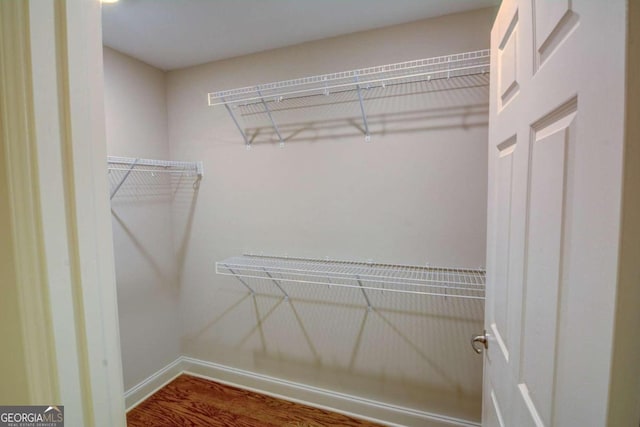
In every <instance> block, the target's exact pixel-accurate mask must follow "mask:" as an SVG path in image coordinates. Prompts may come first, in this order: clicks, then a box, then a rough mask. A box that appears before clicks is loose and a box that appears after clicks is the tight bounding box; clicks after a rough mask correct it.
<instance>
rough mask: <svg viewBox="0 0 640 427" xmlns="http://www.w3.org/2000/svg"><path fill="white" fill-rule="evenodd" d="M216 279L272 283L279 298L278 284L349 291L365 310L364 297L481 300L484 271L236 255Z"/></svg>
mask: <svg viewBox="0 0 640 427" xmlns="http://www.w3.org/2000/svg"><path fill="white" fill-rule="evenodd" d="M216 273H218V274H223V275H231V276H235V277H237V278H238V279H239V280H240V282H241V283H242V284H243V285H244V286H245V287H247V288H248V289H249V291H251V292H254V290H253V288H252V287H251V286H250V285H249V284H248V283H247V281H245V280H243V278H252V279H266V280H269V281H272V282H273V283H274V284H275V285H276V286H277V287H278V288H279V290H280V291H281V292H282V293H283V295H284V296H285V298H288V296H289V295H288V294H287V292H286V290H285V289H284V288H283V287H282V285H281V284H282V282H291V283H305V284H318V285H327V286H330V287H333V286H335V287H344V288H355V289H359V290H360V291H361V292H362V295H363V297H364V298H365V300H366V303H367V305H368V306H369V308H371V303H370V299H369V295H368V293H367V292H368V291H369V292H370V291H381V292H394V293H401V294H413V295H431V296H438V297H454V298H465V299H475V300H483V299H484V291H485V271H484V270H481V269H466V268H442V267H423V266H412V265H396V264H374V263H366V262H352V261H337V260H320V259H307V258H287V257H274V256H262V255H241V256H235V257H231V258H227V259H225V260H224V261H219V262H216Z"/></svg>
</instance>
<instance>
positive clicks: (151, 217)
mask: <svg viewBox="0 0 640 427" xmlns="http://www.w3.org/2000/svg"><path fill="white" fill-rule="evenodd" d="M124 174H125V173H124V172H121V171H112V172H110V173H109V184H110V188H111V190H110V191H111V192H113V189H114V188H116V187H117V186H119V185H120V187H119V189H118V192H117V193H116V194H115V196H114V197H113V199H112V201H111V206H112V207H111V214H112V217H113V220H114V222H113V224H114V241H115V244H116V259H117V261H118V260H120V262H116V265H118V266H119V267H120V268H119V269H118V270H127V271H130V270H137V271H145V272H151V273H153V274H152V275H151V277H153V278H154V280H155V282H156V283H158V284H160V285H161V287H165V288H174V289H176V288H177V287H178V283H179V279H180V276H181V274H182V271H183V268H184V258H185V252H186V247H187V246H188V243H189V239H190V236H191V228H192V222H193V216H194V212H195V208H196V204H197V200H198V189H199V184H200V181H199V180H198V179H197V178H194V177H193V176H185V175H181V174H170V173H162V171H161V170H160V171H133V172H132V173H130V174H129V175H128V176H127V177H126V179H125V180H124V181H123V178H124V176H125V175H124ZM172 209H178V210H180V211H181V217H182V218H184V220H185V221H184V224H182V227H181V228H175V230H173V231H174V232H176V233H178V232H180V233H179V234H180V236H181V239H180V241H178V242H176V243H177V247H176V251H175V252H176V253H175V255H176V257H175V259H174V257H173V255H172V254H173V250H172V249H171V248H172V247H173V243H174V241H173V236H172V234H173V233H172V226H174V224H173V221H172V218H171V210H172ZM122 254H127V255H122ZM119 255H120V256H119ZM125 258H126V259H129V260H132V259H135V260H138V262H141V264H138V267H137V268H135V269H134V268H127V267H125V266H124V265H125V264H130V261H126V260H125ZM118 272H119V271H117V273H118ZM118 277H119V281H118V284H119V285H121V286H120V287H122V286H125V285H124V282H129V281H131V278H132V277H134V276H132V275H131V274H124V273H123V274H118ZM126 286H127V287H129V286H128V285H126ZM134 288H135V287H134Z"/></svg>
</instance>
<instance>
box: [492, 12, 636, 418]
mask: <svg viewBox="0 0 640 427" xmlns="http://www.w3.org/2000/svg"><path fill="white" fill-rule="evenodd" d="M491 49H492V52H491V101H490V103H491V106H490V131H489V203H488V246H487V300H486V320H485V327H486V334H487V340H488V350H486V351H485V377H484V394H483V425H484V426H513V427H527V426H562V427H565V426H566V427H572V426H576V427H577V426H580V427H585V426H604V425H605V424H606V421H605V420H606V411H607V404H608V386H609V369H610V360H611V342H612V329H613V315H614V299H615V289H616V269H617V259H618V241H619V227H620V195H621V176H622V146H623V113H624V49H625V2H624V1H622V0H614V1H600V0H504V2H503V4H502V5H501V7H500V10H499V13H498V16H497V18H496V22H495V24H494V26H493V29H492V32H491Z"/></svg>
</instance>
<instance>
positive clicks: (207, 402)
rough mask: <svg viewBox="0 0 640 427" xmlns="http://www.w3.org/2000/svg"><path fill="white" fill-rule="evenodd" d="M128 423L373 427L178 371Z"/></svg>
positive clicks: (212, 426)
mask: <svg viewBox="0 0 640 427" xmlns="http://www.w3.org/2000/svg"><path fill="white" fill-rule="evenodd" d="M127 425H128V426H129V427H142V426H144V427H153V426H156V427H160V426H163V427H169V426H170V427H182V426H190V427H198V426H203V427H204V426H206V427H218V426H229V427H258V426H260V427H267V426H278V427H317V426H345V427H351V426H358V427H375V426H379V425H378V424H373V423H371V422H368V421H362V420H358V419H355V418H351V417H347V416H345V415H341V414H336V413H333V412H328V411H324V410H322V409H317V408H312V407H310V406H305V405H300V404H297V403H292V402H288V401H285V400H281V399H276V398H273V397H270V396H265V395H263V394H258V393H253V392H250V391H246V390H242V389H239V388H236V387H230V386H226V385H222V384H218V383H215V382H213V381H208V380H204V379H201V378H197V377H192V376H190V375H180V376H179V377H178V378H176V379H175V380H173V381H172V382H170V383H169V384H167V385H166V386H165V387H163V388H162V389H160V390H158V392H157V393H155V394H154V395H152V396H151V397H149V398H148V399H147V400H145V401H144V402H142V403H141V404H140V405H138V406H137V407H135V408H134V409H132V410H131V411H130V412H129V413H128V414H127Z"/></svg>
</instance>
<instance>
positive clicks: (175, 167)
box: [107, 156, 203, 199]
mask: <svg viewBox="0 0 640 427" xmlns="http://www.w3.org/2000/svg"><path fill="white" fill-rule="evenodd" d="M107 170H108V172H109V174H113V175H114V176H115V178H116V181H114V183H113V185H112V189H111V199H113V198H114V196H115V195H116V194H117V193H118V191H119V190H120V188H122V185H123V184H124V183H125V181H126V180H127V179H128V178H130V176H131V175H132V174H147V175H149V176H153V177H156V176H159V177H162V176H164V175H171V176H179V177H180V178H182V177H187V178H188V177H193V178H194V186H197V185H198V183H199V182H200V180H201V179H202V175H203V166H202V162H184V161H172V160H156V159H142V158H134V157H116V156H108V157H107Z"/></svg>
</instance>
